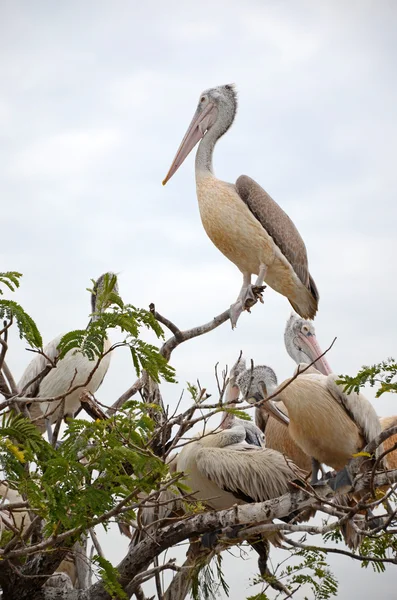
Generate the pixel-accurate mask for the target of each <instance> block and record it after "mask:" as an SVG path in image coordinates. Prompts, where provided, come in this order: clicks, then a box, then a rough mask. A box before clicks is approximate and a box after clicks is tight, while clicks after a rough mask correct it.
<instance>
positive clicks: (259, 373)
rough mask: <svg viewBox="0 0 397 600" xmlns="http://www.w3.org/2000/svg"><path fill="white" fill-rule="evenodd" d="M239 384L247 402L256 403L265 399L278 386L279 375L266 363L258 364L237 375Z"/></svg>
mask: <svg viewBox="0 0 397 600" xmlns="http://www.w3.org/2000/svg"><path fill="white" fill-rule="evenodd" d="M237 385H238V387H239V388H240V392H241V395H242V396H243V398H246V400H247V402H249V403H250V404H254V403H255V402H259V401H260V400H264V399H265V398H267V396H269V395H270V394H272V393H273V391H274V390H275V388H276V387H277V377H276V374H275V372H274V371H273V369H271V368H270V367H266V366H265V365H257V366H256V367H254V368H253V369H246V370H245V371H243V372H242V373H240V375H239V376H238V377H237Z"/></svg>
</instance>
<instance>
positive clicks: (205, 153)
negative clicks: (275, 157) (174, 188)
mask: <svg viewBox="0 0 397 600" xmlns="http://www.w3.org/2000/svg"><path fill="white" fill-rule="evenodd" d="M236 110H237V94H236V91H235V89H234V86H233V85H222V86H219V87H215V88H212V89H209V90H206V91H204V92H203V93H202V94H201V96H200V100H199V103H198V107H197V110H196V112H195V114H194V117H193V120H192V122H191V124H190V126H189V128H188V130H187V132H186V134H185V137H184V138H183V140H182V143H181V145H180V147H179V149H178V152H177V154H176V156H175V158H174V161H173V163H172V165H171V167H170V170H169V171H168V174H167V176H166V177H165V179H164V181H163V185H165V184H166V183H167V181H168V180H169V179H170V178H171V177H172V176H173V175H174V173H175V172H176V171H177V169H178V168H179V167H180V166H181V164H182V163H183V161H184V160H185V158H186V157H187V155H188V154H189V153H190V152H191V150H192V149H193V148H194V146H195V145H196V144H197V143H198V142H199V141H200V140H201V142H200V145H199V147H198V150H197V154H196V187H197V198H198V203H199V209H200V215H201V220H202V223H203V226H204V229H205V231H206V233H207V235H208V236H209V238H210V239H211V241H212V242H213V243H214V244H215V246H216V247H217V248H218V249H219V250H220V251H221V252H222V253H223V254H224V255H225V256H226V257H227V258H228V259H229V260H231V261H232V262H233V263H234V264H235V265H236V266H237V267H238V268H239V269H240V271H241V272H242V274H243V286H242V288H241V291H240V294H239V296H238V298H237V300H236V302H235V303H234V304H233V305H232V306H231V307H230V320H231V323H232V326H233V327H234V326H235V325H236V323H237V320H238V318H239V316H240V314H241V312H242V311H243V310H246V309H249V307H250V306H252V304H253V303H255V302H256V300H257V299H258V298H261V296H260V294H261V291H262V290H263V287H262V286H263V283H264V282H266V283H267V284H268V285H270V287H272V288H273V289H274V290H276V291H277V292H279V293H280V294H283V296H286V297H287V298H288V300H289V302H290V303H291V305H292V306H293V308H294V310H296V312H297V313H299V314H300V315H301V316H302V317H305V318H309V319H313V318H314V316H315V314H316V312H317V307H318V300H319V294H318V291H317V288H316V285H315V283H314V281H313V279H312V277H311V275H310V273H309V266H308V260H307V254H306V247H305V244H304V242H303V240H302V238H301V236H300V235H299V232H298V230H297V229H296V227H295V225H294V224H293V222H292V221H291V219H290V218H289V217H288V216H287V215H286V213H285V212H284V211H283V210H282V209H281V208H280V207H279V206H278V204H276V202H274V200H273V199H272V198H271V197H270V196H269V195H268V194H267V193H266V192H265V190H264V189H262V188H261V187H260V185H258V184H257V183H256V182H255V181H254V180H253V179H251V178H250V177H247V176H246V175H242V176H240V177H239V178H238V179H237V181H236V183H235V184H234V185H233V184H230V183H226V182H224V181H220V180H219V179H217V178H216V177H215V175H214V173H213V170H212V154H213V151H214V147H215V144H216V142H217V141H218V140H219V138H220V137H221V136H222V135H224V134H225V133H226V132H227V131H228V129H229V128H230V126H231V125H232V123H233V121H234V118H235V115H236ZM252 274H256V275H257V279H256V282H255V284H254V286H252V285H251V275H252Z"/></svg>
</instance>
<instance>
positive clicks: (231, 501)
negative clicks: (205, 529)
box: [175, 424, 306, 590]
mask: <svg viewBox="0 0 397 600" xmlns="http://www.w3.org/2000/svg"><path fill="white" fill-rule="evenodd" d="M251 425H252V424H251ZM258 435H260V432H258ZM246 440H247V431H246V428H245V427H244V426H242V425H239V424H238V425H234V426H232V427H230V428H228V429H222V430H221V431H218V432H215V433H209V434H207V435H205V436H201V437H197V438H196V439H195V440H194V441H192V442H190V443H188V444H186V445H185V446H184V447H183V449H182V451H181V452H180V453H179V454H178V455H177V456H176V457H175V467H176V470H177V471H182V472H183V473H184V474H185V478H184V483H185V484H186V485H188V486H189V487H190V489H191V490H192V491H193V492H194V494H193V495H194V497H195V498H196V499H197V500H201V501H202V502H204V503H205V504H206V505H207V506H209V507H210V508H212V509H214V510H223V509H227V508H231V507H232V506H234V505H235V504H246V503H250V502H264V501H266V500H270V499H272V498H277V497H278V496H281V495H282V494H286V493H287V492H289V491H291V488H290V487H289V483H290V482H291V481H296V480H301V479H302V477H303V475H304V474H303V473H302V472H301V471H300V470H299V469H298V467H296V466H295V465H294V464H293V463H292V461H287V460H286V458H285V457H284V456H282V455H281V454H279V453H278V452H275V451H274V450H270V449H268V448H264V447H262V446H258V445H253V444H249V443H247V441H246ZM294 516H295V515H294ZM305 516H306V515H305ZM283 520H288V519H287V518H286V519H283ZM272 541H273V543H277V537H276V538H275V539H273V540H272ZM250 544H251V545H252V547H253V549H254V550H255V551H256V552H257V553H258V554H259V561H258V566H259V570H260V573H261V574H262V575H269V571H268V569H267V565H266V562H267V558H268V552H269V541H268V539H266V537H265V536H256V537H255V539H254V540H250ZM271 585H272V587H275V589H279V590H280V589H283V587H282V584H280V583H279V582H277V581H275V582H274V583H272V584H271ZM280 585H281V587H280Z"/></svg>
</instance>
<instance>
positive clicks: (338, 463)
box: [237, 365, 381, 482]
mask: <svg viewBox="0 0 397 600" xmlns="http://www.w3.org/2000/svg"><path fill="white" fill-rule="evenodd" d="M302 366H304V365H302ZM337 378H338V376H337V375H332V374H331V375H328V376H325V375H323V374H321V373H318V372H315V373H309V374H306V373H303V374H302V375H299V376H298V377H297V378H296V379H294V380H291V383H290V385H288V386H287V387H286V388H285V389H284V390H280V392H279V393H278V394H277V396H276V398H275V400H274V402H279V401H281V402H283V403H284V405H285V406H286V408H287V410H288V416H289V419H288V418H287V417H286V415H285V414H284V413H283V412H281V411H280V410H279V409H278V408H277V407H276V406H275V404H274V403H273V401H271V400H270V401H267V402H264V404H263V406H264V407H265V409H267V410H268V411H269V412H270V413H271V414H272V415H273V416H274V417H275V418H277V419H279V420H280V422H281V423H284V424H288V429H289V433H290V436H291V437H292V439H293V440H294V441H295V442H296V444H298V446H300V448H301V449H302V450H303V451H304V452H305V453H306V454H307V455H308V456H311V457H312V458H314V459H315V460H316V461H318V463H324V464H326V465H329V466H330V467H332V468H333V469H335V470H341V469H343V468H344V467H345V465H346V464H347V462H348V461H349V460H350V459H351V458H352V456H353V454H355V453H357V452H359V451H360V450H362V448H363V447H364V446H365V445H366V444H367V443H368V442H370V441H371V440H372V439H374V438H375V437H376V436H377V435H378V434H379V433H380V431H381V426H380V422H379V418H378V416H377V414H376V412H375V410H374V408H373V406H372V404H371V403H370V402H369V401H368V400H367V399H366V398H365V397H364V396H363V394H360V395H358V394H356V393H354V392H352V393H351V394H345V393H344V392H343V389H342V386H339V385H337V384H336V383H335V381H336V380H337ZM287 381H290V380H288V379H287V380H286V381H284V382H283V383H282V384H281V385H280V386H277V379H276V376H275V373H274V371H273V370H272V369H271V368H270V367H266V366H260V365H258V366H256V367H254V369H253V370H251V369H249V370H247V371H245V372H243V373H241V374H240V375H239V377H238V379H237V384H238V386H239V388H240V390H241V393H242V394H243V395H244V396H245V397H246V398H247V399H249V400H250V399H254V400H255V401H258V400H263V399H265V398H267V397H268V396H269V395H271V394H273V393H275V392H277V390H278V389H280V388H281V387H282V386H284V385H285V384H286V383H287ZM316 466H318V465H316ZM312 481H313V482H315V481H317V470H316V469H313V473H312Z"/></svg>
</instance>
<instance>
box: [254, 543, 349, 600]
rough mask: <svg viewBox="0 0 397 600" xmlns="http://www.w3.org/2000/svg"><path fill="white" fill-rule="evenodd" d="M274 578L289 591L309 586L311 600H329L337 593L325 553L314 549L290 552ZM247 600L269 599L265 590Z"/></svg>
mask: <svg viewBox="0 0 397 600" xmlns="http://www.w3.org/2000/svg"><path fill="white" fill-rule="evenodd" d="M295 558H298V559H299V562H297V563H296V564H294V560H293V559H295ZM291 559H292V560H291ZM275 576H276V578H277V580H279V581H281V582H283V583H284V585H285V586H286V587H288V588H289V589H290V590H291V591H292V590H295V591H296V590H297V589H299V588H300V587H301V586H303V585H306V586H309V587H310V588H311V591H312V593H313V595H312V596H311V599H313V600H329V598H332V597H333V596H335V595H336V594H337V592H338V582H337V580H336V579H335V576H334V575H333V573H332V572H331V571H330V569H329V567H328V564H327V562H326V560H325V553H324V552H321V551H320V550H319V549H318V548H315V547H309V546H308V547H307V548H305V549H302V550H297V551H295V552H291V555H290V559H289V560H288V561H287V564H286V566H285V567H284V568H283V569H281V570H280V572H278V573H276V574H275ZM272 579H273V576H271V575H269V576H264V577H263V578H261V579H255V580H254V583H255V584H257V583H261V581H263V580H264V581H265V582H267V583H269V582H270V581H271V580H272ZM283 580H285V581H283ZM247 600H269V598H268V596H267V595H266V590H263V591H262V592H261V593H259V594H256V595H255V596H250V597H249V598H247ZM304 600H308V598H307V597H306V596H305V597H304Z"/></svg>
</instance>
